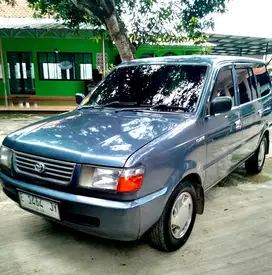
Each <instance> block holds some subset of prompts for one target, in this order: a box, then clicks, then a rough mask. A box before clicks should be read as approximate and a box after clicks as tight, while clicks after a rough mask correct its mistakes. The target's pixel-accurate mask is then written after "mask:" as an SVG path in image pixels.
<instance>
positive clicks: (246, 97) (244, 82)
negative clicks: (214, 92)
mask: <svg viewBox="0 0 272 275" xmlns="http://www.w3.org/2000/svg"><path fill="white" fill-rule="evenodd" d="M236 74H237V83H238V89H239V98H240V104H244V103H247V102H249V101H251V100H252V94H251V89H250V85H249V81H248V78H249V75H248V69H247V68H239V69H236Z"/></svg>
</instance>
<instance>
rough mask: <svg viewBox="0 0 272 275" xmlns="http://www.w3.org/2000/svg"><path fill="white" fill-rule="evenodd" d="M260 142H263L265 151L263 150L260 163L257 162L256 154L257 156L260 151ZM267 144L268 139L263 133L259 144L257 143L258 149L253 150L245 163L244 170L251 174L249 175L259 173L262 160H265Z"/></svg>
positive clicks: (262, 164) (261, 167)
mask: <svg viewBox="0 0 272 275" xmlns="http://www.w3.org/2000/svg"><path fill="white" fill-rule="evenodd" d="M262 142H264V146H265V152H264V158H263V161H262V163H259V161H258V156H259V152H260V147H261V146H262ZM267 146H268V140H267V137H266V136H265V135H264V136H263V138H262V140H261V142H260V145H259V147H258V149H257V150H256V151H255V153H254V155H253V156H252V157H250V158H249V159H248V160H247V161H246V163H245V166H246V171H247V173H248V174H251V175H254V174H259V173H260V172H261V171H262V169H263V166H264V162H265V155H266V152H267Z"/></svg>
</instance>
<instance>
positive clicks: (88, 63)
mask: <svg viewBox="0 0 272 275" xmlns="http://www.w3.org/2000/svg"><path fill="white" fill-rule="evenodd" d="M38 64H39V73H40V79H42V80H46V79H51V80H88V79H92V55H91V54H90V53H38Z"/></svg>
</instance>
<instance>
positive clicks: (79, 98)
mask: <svg viewBox="0 0 272 275" xmlns="http://www.w3.org/2000/svg"><path fill="white" fill-rule="evenodd" d="M75 98H76V103H77V105H79V104H80V103H81V102H82V100H83V99H84V98H85V95H84V94H80V93H77V94H76V95H75Z"/></svg>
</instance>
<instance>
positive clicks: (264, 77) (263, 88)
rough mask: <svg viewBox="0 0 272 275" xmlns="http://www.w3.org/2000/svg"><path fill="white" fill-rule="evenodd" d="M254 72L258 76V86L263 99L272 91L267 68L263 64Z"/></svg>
mask: <svg viewBox="0 0 272 275" xmlns="http://www.w3.org/2000/svg"><path fill="white" fill-rule="evenodd" d="M253 72H254V74H255V76H256V80H257V86H258V89H259V91H260V94H261V97H263V96H265V95H267V94H269V92H270V90H271V82H270V77H269V74H268V72H267V70H266V67H265V66H264V65H263V64H261V65H260V66H257V67H256V68H254V69H253Z"/></svg>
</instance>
